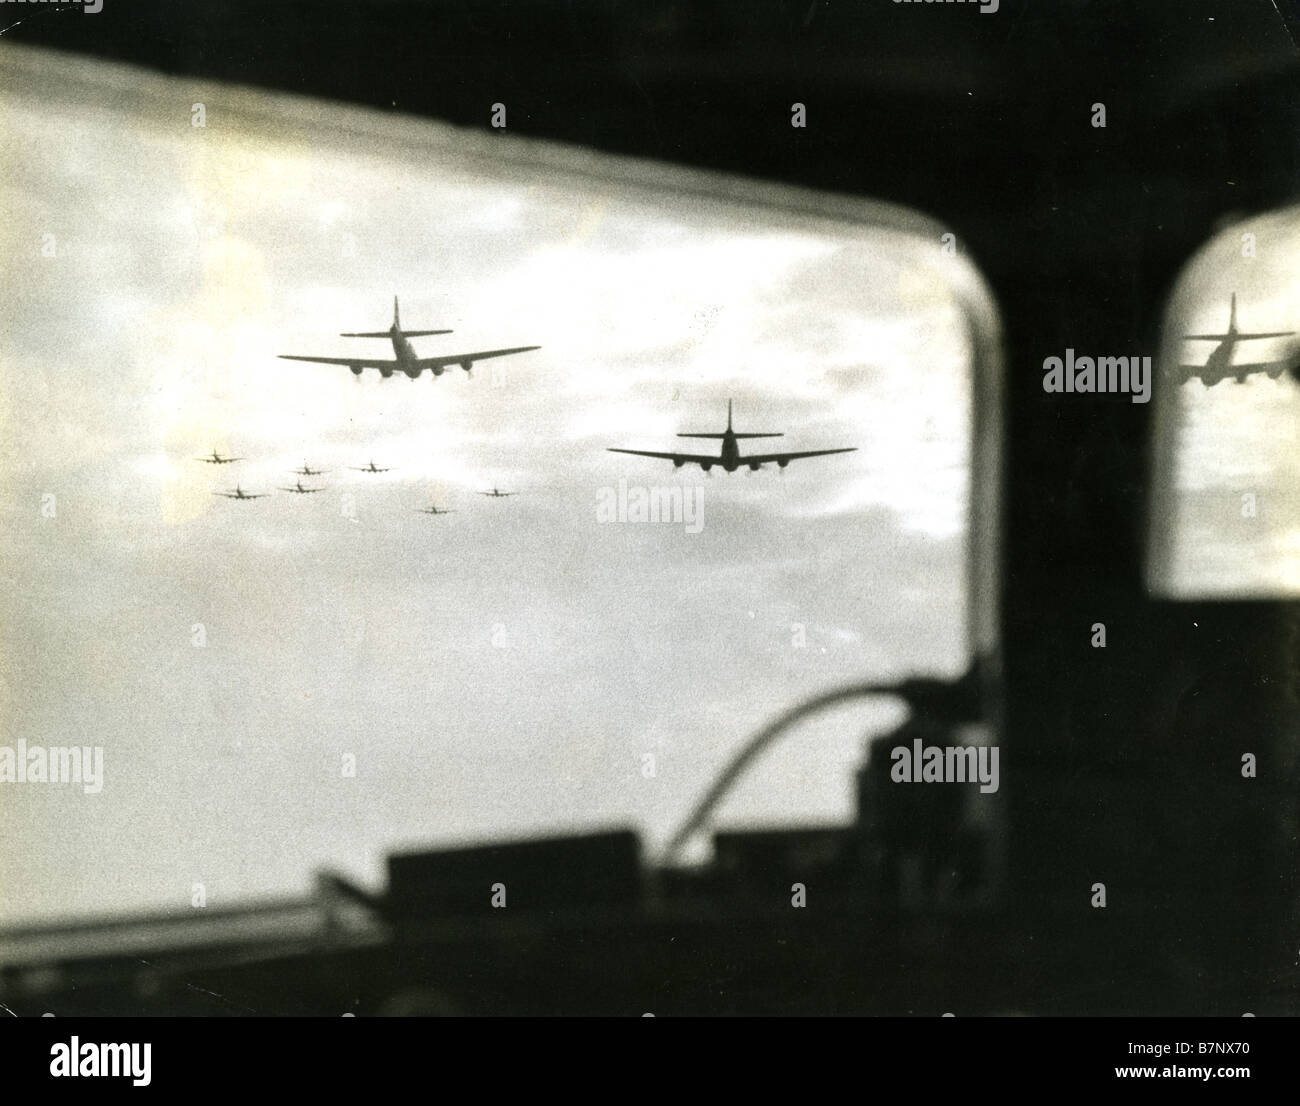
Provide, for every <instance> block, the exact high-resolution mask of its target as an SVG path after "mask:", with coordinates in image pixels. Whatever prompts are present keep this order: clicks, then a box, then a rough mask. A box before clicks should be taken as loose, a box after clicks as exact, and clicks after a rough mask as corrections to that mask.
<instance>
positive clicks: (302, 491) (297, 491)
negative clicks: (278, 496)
mask: <svg viewBox="0 0 1300 1106" xmlns="http://www.w3.org/2000/svg"><path fill="white" fill-rule="evenodd" d="M280 490H281V491H282V492H293V494H294V495H310V494H311V493H312V492H319V491H324V490H325V489H324V488H304V487H303V486H302V481H301V480H299V481H298V483H297V485H295V486H294V487H292V488H281V489H280Z"/></svg>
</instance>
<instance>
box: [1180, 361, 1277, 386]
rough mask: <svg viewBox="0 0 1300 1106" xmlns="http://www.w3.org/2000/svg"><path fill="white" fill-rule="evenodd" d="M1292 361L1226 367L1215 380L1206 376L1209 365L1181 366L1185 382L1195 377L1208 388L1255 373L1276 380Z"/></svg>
mask: <svg viewBox="0 0 1300 1106" xmlns="http://www.w3.org/2000/svg"><path fill="white" fill-rule="evenodd" d="M1290 365H1291V362H1290V361H1255V362H1252V363H1250V364H1243V365H1225V366H1224V367H1223V368H1221V369H1218V370H1216V371H1215V373H1214V376H1213V379H1209V378H1208V377H1207V376H1206V369H1208V368H1209V366H1208V365H1179V366H1178V367H1179V368H1180V369H1181V370H1182V372H1183V379H1184V380H1191V379H1192V378H1193V377H1199V378H1200V380H1201V382H1202V383H1204V384H1206V385H1207V386H1210V385H1214V384H1217V383H1218V382H1219V381H1221V380H1233V379H1235V378H1237V377H1243V378H1244V377H1247V376H1253V375H1254V374H1255V373H1267V374H1268V375H1269V376H1271V377H1273V378H1274V379H1276V378H1277V377H1279V376H1281V375H1282V374H1283V373H1284V372H1286V371H1287V369H1288V368H1289V367H1290Z"/></svg>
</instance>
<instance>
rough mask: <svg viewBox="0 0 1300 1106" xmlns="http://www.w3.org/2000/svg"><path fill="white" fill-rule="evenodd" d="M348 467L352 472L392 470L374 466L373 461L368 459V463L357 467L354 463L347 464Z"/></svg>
mask: <svg viewBox="0 0 1300 1106" xmlns="http://www.w3.org/2000/svg"><path fill="white" fill-rule="evenodd" d="M348 468H350V469H351V470H352V471H353V472H392V469H380V468H375V463H374V461H370V462H369V463H367V464H365V465H362V466H361V467H360V468H357V466H356V465H348Z"/></svg>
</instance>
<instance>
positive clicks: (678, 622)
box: [0, 48, 1268, 920]
mask: <svg viewBox="0 0 1300 1106" xmlns="http://www.w3.org/2000/svg"><path fill="white" fill-rule="evenodd" d="M0 72H2V73H3V81H2V82H0V89H3V91H0V159H2V160H3V163H4V164H5V166H6V173H5V176H4V178H3V181H2V182H0V196H2V197H3V204H4V210H5V212H6V218H5V220H4V221H3V224H2V227H3V229H0V234H3V236H4V240H3V243H2V244H0V258H3V260H4V264H5V266H6V273H5V275H6V277H7V279H6V289H7V294H6V296H5V297H4V298H3V300H2V301H0V303H2V306H0V313H3V333H4V335H5V341H4V343H3V346H2V347H0V359H2V369H3V371H2V373H0V381H2V382H3V383H2V387H0V417H2V418H3V424H4V434H5V441H6V447H7V448H6V464H5V465H4V466H3V470H0V480H2V481H3V483H2V485H0V490H2V492H3V495H2V496H0V506H2V507H3V511H4V543H3V550H4V570H5V574H6V576H7V580H8V586H7V587H6V589H5V591H4V595H3V599H0V603H2V604H3V608H2V610H0V664H2V667H3V684H2V686H0V694H2V695H3V699H2V700H0V721H2V722H3V727H4V735H3V737H2V738H0V744H8V745H14V744H15V742H16V740H17V739H19V738H22V739H24V740H26V741H27V742H28V743H29V745H36V744H40V745H46V746H54V745H69V744H78V745H98V746H103V748H104V750H105V753H104V758H105V776H106V779H105V783H104V788H103V791H102V792H101V793H100V794H98V795H93V796H92V795H85V794H83V793H82V792H81V790H80V789H79V788H73V787H57V786H52V785H12V784H0V839H3V841H4V846H3V848H2V849H0V919H2V920H17V919H20V918H34V917H41V916H50V915H54V914H60V915H62V914H85V913H90V912H99V911H118V910H124V909H134V908H138V907H146V906H147V907H167V906H177V907H182V906H185V905H186V904H188V903H189V901H190V895H191V886H192V884H194V883H196V882H202V883H203V884H204V885H205V888H206V892H207V896H208V902H209V903H210V904H212V903H218V902H219V903H229V902H237V901H242V900H246V899H249V898H255V897H259V896H264V895H268V894H281V893H284V894H291V893H297V892H300V891H303V890H305V889H306V888H307V887H308V886H309V881H310V877H311V874H312V872H313V871H314V870H316V869H317V868H320V867H323V866H329V867H332V868H335V869H337V870H340V871H342V872H345V873H347V874H349V875H351V876H352V877H354V878H357V879H359V880H361V881H362V882H366V883H370V884H375V883H377V882H378V881H379V880H380V878H381V874H382V858H383V857H384V855H385V854H386V853H387V852H389V851H392V850H394V849H406V848H411V847H417V846H424V845H437V844H449V843H463V842H466V841H470V840H481V839H483V838H487V837H508V836H516V835H531V834H536V833H541V832H556V831H567V830H573V829H579V828H592V827H599V826H611V825H632V826H636V827H638V828H639V829H641V830H642V831H643V832H644V834H645V837H646V840H647V843H648V844H649V846H650V847H651V848H652V849H653V848H654V847H657V846H658V845H661V844H662V843H663V841H664V840H665V839H666V838H667V836H668V835H669V833H670V832H671V831H672V830H673V829H674V828H675V827H676V825H677V824H678V823H679V821H680V820H681V819H682V817H683V816H684V815H685V814H686V813H687V812H688V811H689V809H690V807H691V805H692V803H693V801H694V800H695V799H696V798H697V797H698V796H699V795H700V794H701V793H702V792H703V791H704V789H705V788H706V787H707V785H708V783H709V782H710V780H711V778H712V776H713V775H714V773H715V772H717V771H718V770H719V769H720V767H721V766H722V765H723V764H724V763H725V761H726V760H727V759H728V757H729V756H730V755H731V754H732V753H733V752H734V751H735V750H736V748H737V747H738V746H739V745H740V744H741V743H742V742H743V741H744V739H745V738H746V736H747V735H749V734H750V733H752V732H753V731H754V730H755V729H756V728H758V727H759V726H761V725H762V724H763V723H764V722H766V721H767V720H769V719H770V718H771V717H772V715H773V714H775V713H777V712H778V711H780V710H783V709H785V708H786V707H788V706H790V705H792V704H793V703H795V702H797V701H798V700H800V699H802V698H804V697H806V696H809V695H811V694H815V693H817V692H820V691H823V690H826V689H829V688H831V687H834V686H836V685H839V684H842V683H846V682H850V681H853V680H858V679H872V678H892V677H897V676H900V675H902V674H905V673H910V672H917V671H926V672H939V673H955V672H957V671H960V670H961V669H962V668H964V665H965V646H964V642H965V623H964V590H965V589H964V582H963V580H964V578H963V572H964V553H963V543H964V541H965V510H966V502H967V487H966V481H967V478H968V473H967V460H968V452H969V442H968V435H969V430H968V424H969V419H970V408H969V389H970V375H971V373H970V365H969V355H968V352H967V344H966V338H965V330H964V327H963V322H962V317H961V314H960V310H959V308H958V306H957V304H956V302H955V300H954V299H953V297H952V296H951V295H950V293H949V291H948V287H949V286H948V279H949V275H950V273H951V270H950V269H948V268H946V266H950V265H951V264H952V262H951V261H950V260H948V259H945V258H943V257H942V256H941V254H940V251H939V249H938V246H937V243H936V242H934V241H932V240H929V239H925V240H917V239H910V238H907V237H905V236H904V235H902V234H900V233H898V232H896V231H885V230H881V229H870V228H867V229H863V228H859V227H852V226H847V225H837V224H835V223H831V222H828V221H822V220H819V219H817V218H813V217H803V216H799V217H795V216H793V215H790V214H787V213H783V212H782V211H781V210H780V209H778V208H773V207H765V206H754V205H748V206H744V205H738V204H735V203H733V202H726V201H719V200H713V199H708V198H705V197H702V196H699V195H685V194H681V193H675V192H673V191H662V190H657V189H654V188H647V187H643V186H641V185H632V184H628V183H619V182H618V181H616V180H615V179H613V178H611V177H609V176H606V175H602V174H601V173H599V172H593V171H591V163H586V164H585V165H584V167H583V171H581V172H577V171H575V172H572V173H566V172H564V171H562V170H561V169H557V168H556V165H555V162H554V161H553V160H551V161H550V162H549V163H547V164H546V165H541V164H537V165H532V164H529V161H528V159H527V157H526V156H525V157H522V158H521V157H520V156H519V155H518V153H517V150H516V147H514V146H513V145H511V144H510V143H511V140H510V139H508V138H502V139H501V143H500V145H499V148H500V149H501V150H503V151H515V152H514V153H512V154H511V155H510V157H509V158H508V159H507V160H506V161H501V160H499V159H497V158H495V157H494V156H493V155H492V147H491V143H490V141H489V140H488V138H487V137H486V136H482V135H480V136H476V137H473V138H462V137H460V136H458V133H457V132H455V131H453V130H451V129H449V128H445V127H439V126H436V125H432V124H428V123H422V122H415V121H410V120H401V119H397V118H395V117H390V116H382V115H377V114H376V115H367V114H365V113H360V112H356V111H348V112H343V111H342V110H341V109H336V108H332V107H327V106H318V105H304V104H302V103H295V102H293V101H288V100H284V99H279V98H270V97H265V96H260V95H257V94H252V93H248V92H236V91H233V90H226V89H220V88H213V87H212V86H206V87H202V88H200V87H197V86H190V85H187V84H184V83H179V82H171V81H168V80H164V79H161V78H155V77H151V76H144V75H137V74H130V73H126V74H124V73H123V71H121V70H115V69H98V68H87V67H85V66H83V65H80V64H76V65H74V64H72V63H69V62H67V61H63V60H58V61H52V60H50V59H42V58H41V57H40V56H39V55H34V54H30V53H27V52H24V51H19V50H14V49H11V48H5V50H4V51H3V52H0ZM196 102H202V103H203V104H204V111H205V115H206V119H205V121H206V126H205V127H202V128H199V127H195V126H193V125H192V115H193V105H194V104H195V103H196ZM462 147H463V148H464V151H465V152H463V153H462V152H461V149H462ZM485 149H486V150H487V153H486V154H485V152H484V151H485ZM50 236H52V237H50ZM51 254H52V256H51ZM395 294H396V295H400V296H401V302H402V321H403V324H404V325H405V326H407V327H408V328H421V329H432V328H453V329H454V331H455V333H453V334H450V335H446V336H442V337H430V338H417V339H414V340H413V341H414V344H415V346H416V349H417V351H419V352H421V353H425V354H430V355H431V354H434V353H444V352H457V351H460V350H475V349H485V348H492V347H495V346H513V345H534V344H536V345H540V346H541V347H542V349H540V350H538V351H537V352H534V353H529V354H524V355H521V356H519V357H515V358H510V359H505V360H502V361H500V362H497V363H496V364H497V366H498V367H499V368H498V371H497V372H496V373H494V372H493V368H492V363H490V362H489V363H484V364H482V365H480V366H479V368H477V369H476V371H475V373H474V376H473V379H468V380H467V379H466V378H465V375H464V373H462V372H461V371H459V370H453V371H451V372H448V373H447V374H446V375H444V376H442V377H441V378H438V379H436V380H434V379H432V378H431V377H430V376H429V375H428V374H426V375H425V376H423V377H422V378H421V379H419V380H417V381H414V382H412V381H410V380H407V379H406V378H404V377H394V378H393V379H391V380H387V381H384V380H381V379H379V377H378V376H377V374H375V373H373V372H368V373H367V374H366V375H365V377H364V378H362V379H360V380H356V379H354V378H353V377H352V375H351V374H350V373H349V372H348V371H347V370H346V369H345V368H342V367H331V366H325V365H308V364H299V363H293V362H287V361H282V360H278V359H277V358H276V354H278V353H307V354H322V355H327V356H340V355H341V356H346V355H348V354H350V353H353V352H361V353H363V354H364V353H369V354H370V355H372V356H391V348H390V347H388V346H387V345H386V344H385V343H383V342H377V341H372V340H364V339H348V338H342V337H339V336H338V333H339V332H340V331H344V330H382V329H385V328H386V327H387V326H388V324H389V322H390V321H391V305H392V297H393V296H394V295H395ZM1263 321H1268V320H1263ZM728 398H734V401H735V417H736V428H737V429H738V430H756V431H765V430H773V431H784V432H785V435H786V436H785V438H784V439H782V440H780V441H779V442H755V443H750V444H751V445H752V446H753V447H754V448H756V449H757V448H767V447H768V446H773V445H775V446H777V447H779V448H783V449H791V450H798V449H822V448H835V447H840V446H856V447H857V448H858V452H856V453H852V454H846V455H842V456H837V457H828V458H818V459H813V460H809V461H804V462H798V463H796V464H793V465H791V467H790V468H789V469H787V470H785V471H784V472H776V471H768V470H763V471H762V472H759V473H750V472H747V471H745V472H738V473H735V474H732V475H728V474H725V473H719V472H717V471H715V472H714V473H712V474H709V475H705V474H703V473H701V472H700V471H699V470H693V471H688V470H686V469H683V470H680V471H677V470H674V469H673V467H672V466H671V465H670V464H668V463H667V462H657V461H654V460H650V459H646V458H636V457H627V456H621V455H615V454H611V453H608V452H606V447H608V446H626V447H631V448H642V449H665V448H673V447H674V446H675V445H676V444H677V443H676V439H675V438H674V435H675V434H676V433H677V432H679V431H717V430H721V429H722V427H723V425H724V424H725V419H726V403H727V399H728ZM682 444H685V445H687V446H688V447H689V448H696V447H700V448H702V449H705V450H708V449H715V448H716V447H717V444H718V443H716V442H704V441H698V442H694V443H682ZM742 445H743V443H742ZM213 449H218V450H220V451H221V452H223V453H227V454H230V453H233V454H236V455H240V456H244V457H246V458H247V460H245V461H243V462H241V463H239V464H236V465H229V466H223V467H220V468H218V467H216V466H208V465H204V464H200V463H198V462H197V461H196V460H195V458H197V457H199V456H201V455H203V454H205V453H208V452H209V451H211V450H213ZM371 459H373V460H374V461H375V462H376V463H377V464H378V465H380V466H388V467H390V468H391V469H392V471H391V472H389V473H386V474H383V475H377V476H372V475H364V474H361V473H357V472H350V471H347V466H350V465H363V464H365V463H366V462H367V461H369V460H371ZM304 461H308V462H310V463H311V464H312V465H313V466H319V467H324V468H328V469H330V470H331V471H330V472H329V473H328V474H327V475H325V476H323V477H319V478H315V481H314V482H316V483H319V484H323V485H324V486H326V488H327V490H326V491H324V492H322V493H321V494H319V495H314V496H291V495H285V494H280V493H275V494H273V495H272V496H271V498H267V499H261V500H257V501H256V502H252V503H235V502H232V501H229V500H226V499H223V498H218V497H216V496H214V495H213V494H212V493H213V492H214V491H216V490H225V489H227V488H229V487H231V486H232V485H233V484H234V483H235V482H236V480H237V481H238V482H239V483H240V484H241V485H242V486H243V488H244V489H245V490H251V491H258V492H265V491H272V492H274V491H275V489H276V488H277V487H278V486H281V485H286V484H289V483H291V482H292V481H293V479H295V478H294V477H293V476H292V475H291V473H290V470H291V469H293V468H296V467H298V466H299V465H301V464H302V463H303V462H304ZM620 480H626V481H627V483H628V485H629V486H640V487H646V488H651V487H660V488H664V487H674V486H680V487H682V488H690V489H695V488H698V489H702V496H703V498H702V511H703V514H702V521H703V526H702V528H701V529H700V530H699V532H698V533H690V532H688V530H687V527H686V526H684V525H683V524H680V523H679V524H675V525H674V524H658V525H652V524H635V523H630V522H625V523H618V522H613V523H609V522H601V521H599V520H598V516H597V510H596V507H597V502H598V498H599V496H600V495H601V489H606V488H616V487H618V485H619V481H620ZM493 485H496V486H499V487H501V488H503V489H507V490H511V491H516V492H518V493H519V494H518V495H517V496H516V497H514V498H510V499H502V500H491V499H485V498H482V497H481V496H479V495H478V494H476V493H477V492H479V491H480V490H484V489H487V488H489V487H492V486H493ZM47 496H53V497H54V498H53V500H52V502H53V504H54V505H55V511H54V517H47V515H48V514H49V511H48V509H47V511H46V512H44V513H43V512H42V504H43V502H45V503H47V504H48V503H49V502H51V501H50V500H45V499H43V497H47ZM430 502H436V503H438V504H439V505H440V506H444V507H448V508H453V509H454V510H455V511H456V513H455V514H450V515H447V516H443V517H436V518H434V517H430V516H426V515H422V514H419V513H417V512H416V510H415V508H418V507H421V506H423V505H425V504H427V503H430ZM197 626H201V627H202V631H201V640H203V642H204V644H202V645H196V644H195V639H196V629H195V628H196V627H197ZM801 628H802V629H801ZM800 638H802V643H800ZM893 711H894V708H892V707H890V706H889V705H887V704H882V705H880V706H878V707H865V708H857V709H856V710H853V711H849V712H847V713H842V714H833V715H831V716H829V717H828V718H826V719H825V720H822V721H819V722H818V723H816V724H810V725H809V726H807V727H806V728H805V729H804V730H802V731H800V732H799V733H798V734H797V735H796V736H795V737H793V738H792V739H791V740H790V741H789V742H788V744H787V745H786V746H785V747H783V748H779V749H777V750H774V751H773V753H772V754H771V755H769V756H768V758H767V759H766V760H765V761H764V762H763V763H762V764H761V765H760V767H759V768H758V769H757V770H755V772H754V773H753V774H752V775H751V776H750V777H749V778H748V780H747V781H746V782H745V784H744V785H743V786H742V787H741V788H740V789H739V791H738V792H737V794H736V796H735V797H734V799H733V800H732V801H730V802H729V804H728V805H727V806H726V808H725V810H724V815H725V817H726V820H729V821H731V822H735V823H746V824H753V823H774V822H804V823H807V822H828V821H836V820H841V819H845V818H847V817H848V816H849V814H850V811H851V780H852V771H853V769H854V767H855V766H856V764H857V763H858V762H859V760H860V759H861V755H862V749H863V743H864V738H865V737H866V736H867V735H868V734H869V732H878V731H879V730H880V729H881V728H882V727H883V726H884V725H886V724H889V723H890V722H891V721H892V720H893V719H894V718H895V717H896V715H895V714H894V713H893ZM646 753H653V754H654V756H655V775H654V776H653V777H652V778H646V777H645V776H644V775H643V774H642V767H643V764H644V763H645V762H644V760H643V757H644V754H646ZM347 756H351V757H354V758H355V762H356V774H355V776H354V777H347V776H345V775H344V774H343V769H342V765H343V761H344V758H345V757H347Z"/></svg>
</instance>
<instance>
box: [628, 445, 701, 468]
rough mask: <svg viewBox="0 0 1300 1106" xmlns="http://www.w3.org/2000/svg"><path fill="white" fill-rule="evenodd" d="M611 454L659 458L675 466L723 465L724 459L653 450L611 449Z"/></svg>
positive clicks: (698, 454)
mask: <svg viewBox="0 0 1300 1106" xmlns="http://www.w3.org/2000/svg"><path fill="white" fill-rule="evenodd" d="M607 452H609V453H630V454H632V455H633V456H634V457H658V458H659V459H660V460H663V461H671V462H672V463H673V464H675V465H709V466H713V465H718V466H721V465H722V458H721V457H719V456H718V455H717V454H716V453H656V452H655V451H654V450H652V449H613V448H611V449H609V450H607Z"/></svg>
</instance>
